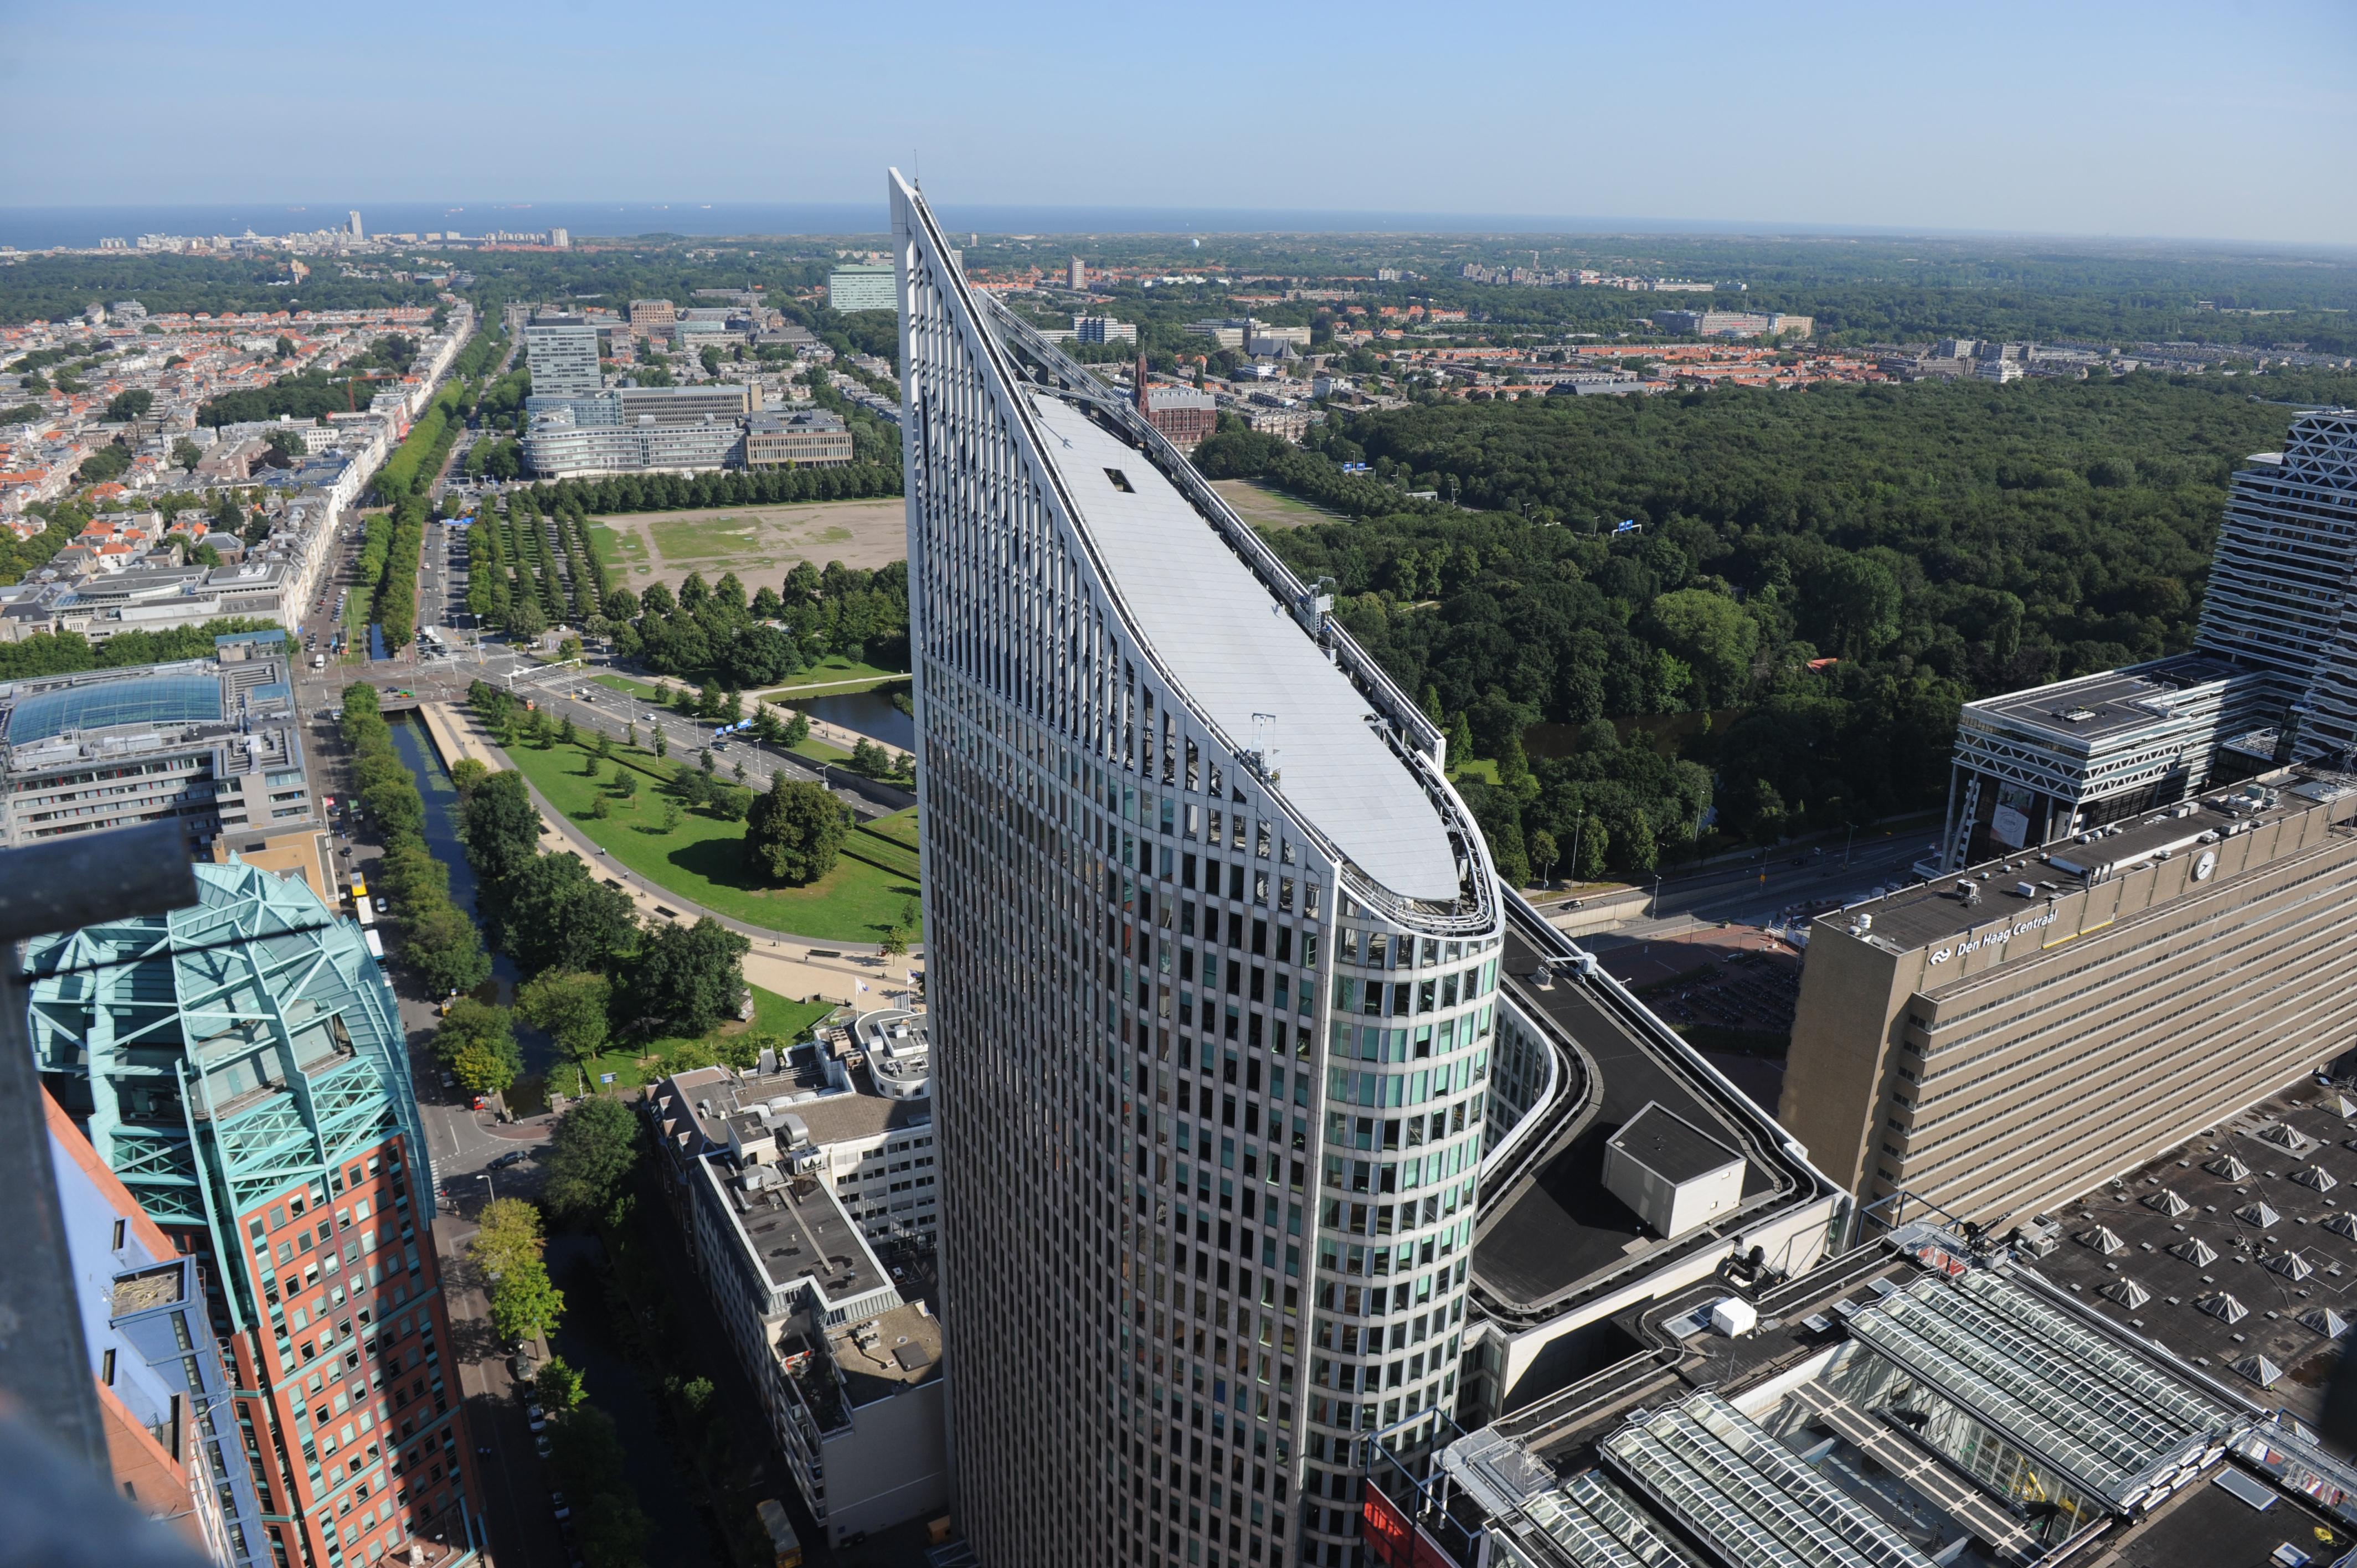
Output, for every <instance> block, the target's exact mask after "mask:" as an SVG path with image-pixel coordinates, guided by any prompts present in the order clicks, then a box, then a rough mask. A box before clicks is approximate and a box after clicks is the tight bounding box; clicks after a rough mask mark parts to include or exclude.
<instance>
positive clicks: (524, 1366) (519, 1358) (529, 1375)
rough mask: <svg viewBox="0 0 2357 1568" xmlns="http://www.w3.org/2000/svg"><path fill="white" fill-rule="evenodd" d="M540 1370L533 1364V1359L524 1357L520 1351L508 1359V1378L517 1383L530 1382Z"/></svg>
mask: <svg viewBox="0 0 2357 1568" xmlns="http://www.w3.org/2000/svg"><path fill="white" fill-rule="evenodd" d="M539 1370H540V1368H539V1367H538V1366H537V1365H535V1364H534V1363H533V1359H532V1358H531V1357H529V1356H527V1355H525V1354H524V1353H523V1352H522V1351H521V1350H519V1351H517V1352H516V1353H515V1354H514V1355H512V1356H511V1357H509V1358H508V1376H509V1377H511V1378H513V1379H514V1380H516V1381H517V1382H520V1383H528V1382H530V1381H532V1380H533V1376H534V1375H535V1374H537V1373H538V1372H539Z"/></svg>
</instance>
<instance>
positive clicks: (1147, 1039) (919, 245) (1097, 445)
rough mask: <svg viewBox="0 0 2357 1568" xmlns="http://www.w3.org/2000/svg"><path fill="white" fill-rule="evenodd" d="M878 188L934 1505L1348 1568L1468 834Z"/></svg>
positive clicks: (1309, 611)
mask: <svg viewBox="0 0 2357 1568" xmlns="http://www.w3.org/2000/svg"><path fill="white" fill-rule="evenodd" d="M890 200H891V206H892V214H893V238H894V241H895V250H896V253H897V254H899V256H901V257H902V258H904V259H903V262H902V265H903V267H904V268H905V272H904V274H903V275H902V277H901V278H900V280H899V281H900V287H901V292H902V293H903V295H905V297H906V298H907V299H908V301H909V310H908V313H907V315H906V316H905V317H903V320H902V326H901V344H902V351H901V365H902V371H903V379H902V381H901V387H902V396H903V398H904V400H905V403H904V417H903V429H904V430H905V431H906V432H907V433H908V435H907V441H908V445H907V448H906V452H907V465H908V495H909V503H908V505H909V577H910V589H911V591H910V619H911V643H912V646H913V648H914V649H915V650H916V659H917V666H916V669H917V675H916V689H917V719H918V729H919V732H920V736H921V744H922V746H923V760H924V767H923V768H922V770H921V773H920V777H922V778H923V779H925V780H926V789H927V801H926V803H927V807H928V810H927V812H926V831H925V841H924V850H923V854H924V859H925V877H924V886H925V905H926V918H927V921H928V925H927V930H928V932H929V940H930V943H931V946H930V952H931V958H932V961H931V971H930V974H931V1001H932V1029H933V1047H934V1061H933V1071H934V1090H933V1092H934V1100H935V1102H936V1103H937V1104H938V1105H939V1106H941V1108H942V1115H941V1125H942V1142H941V1149H942V1236H943V1240H944V1252H943V1256H942V1278H943V1282H944V1291H945V1300H944V1303H943V1312H942V1319H943V1323H944V1328H945V1335H944V1337H945V1341H946V1354H947V1355H948V1357H949V1359H950V1362H951V1366H952V1376H953V1377H954V1378H955V1380H956V1387H957V1397H956V1399H955V1400H954V1401H953V1402H952V1407H951V1423H952V1428H951V1429H952V1445H953V1452H954V1454H955V1456H956V1466H957V1471H956V1482H957V1497H956V1507H957V1513H958V1517H959V1520H960V1523H961V1525H962V1527H963V1530H964V1531H965V1533H966V1536H967V1539H968V1540H969V1541H971V1542H972V1543H973V1544H974V1549H975V1551H976V1553H977V1555H978V1556H979V1557H980V1558H981V1559H982V1560H983V1561H985V1562H990V1563H1000V1562H1005V1563H1033V1564H1052V1563H1071V1564H1087V1565H1089V1568H1097V1565H1100V1564H1104V1563H1140V1564H1149V1565H1150V1564H1168V1563H1196V1564H1213V1565H1218V1568H1225V1565H1227V1564H1230V1563H1255V1562H1256V1563H1300V1562H1308V1561H1318V1562H1329V1561H1330V1562H1340V1561H1342V1560H1343V1559H1344V1558H1345V1557H1347V1556H1349V1555H1350V1554H1351V1553H1353V1552H1356V1551H1357V1550H1358V1548H1357V1542H1356V1539H1355V1527H1354V1526H1352V1525H1351V1522H1350V1521H1349V1520H1345V1519H1343V1518H1342V1517H1340V1513H1339V1511H1338V1512H1337V1513H1336V1515H1335V1517H1334V1518H1333V1519H1332V1520H1330V1524H1331V1525H1334V1526H1340V1527H1341V1528H1340V1529H1339V1530H1336V1529H1332V1528H1329V1519H1328V1516H1327V1511H1326V1510H1325V1509H1323V1507H1322V1506H1321V1505H1319V1504H1318V1503H1317V1502H1316V1501H1315V1499H1322V1498H1326V1497H1328V1496H1329V1494H1332V1493H1341V1494H1345V1495H1347V1494H1348V1493H1349V1492H1350V1490H1351V1487H1353V1486H1354V1485H1355V1479H1354V1472H1355V1469H1356V1459H1355V1449H1354V1444H1355V1442H1356V1439H1357V1438H1358V1436H1359V1435H1360V1434H1361V1433H1367V1432H1373V1431H1376V1430H1378V1429H1381V1430H1384V1431H1387V1432H1390V1433H1391V1434H1393V1435H1394V1439H1395V1440H1397V1441H1401V1442H1403V1443H1410V1444H1413V1443H1417V1442H1425V1441H1428V1440H1429V1437H1430V1435H1431V1434H1432V1433H1433V1432H1434V1431H1435V1430H1436V1426H1437V1422H1438V1420H1439V1418H1440V1414H1441V1412H1445V1411H1447V1410H1448V1409H1449V1408H1451V1407H1452V1406H1453V1405H1454V1403H1455V1400H1456V1396H1457V1378H1458V1372H1457V1361H1458V1354H1459V1350H1460V1347H1461V1338H1462V1336H1463V1333H1464V1303H1465V1294H1466V1265H1467V1261H1468V1258H1467V1253H1468V1244H1469V1240H1470V1236H1471V1229H1472V1222H1473V1206H1474V1202H1475V1198H1476V1188H1477V1182H1476V1176H1475V1168H1476V1165H1477V1162H1478V1159H1479V1152H1480V1142H1481V1136H1482V1130H1483V1124H1482V1120H1481V1112H1482V1097H1481V1092H1480V1080H1481V1079H1482V1078H1483V1076H1485V1069H1486V1064H1487V1060H1488V1057H1489V1053H1490V1051H1491V1048H1492V1039H1493V1036H1494V1032H1495V1028H1496V1016H1497V1015H1496V1002H1495V994H1494V993H1495V990H1496V985H1497V979H1498V957H1499V955H1498V943H1499V931H1500V921H1501V896H1500V893H1499V890H1498V888H1497V886H1496V884H1495V880H1494V877H1493V876H1492V874H1491V869H1490V866H1489V864H1488V860H1487V852H1486V850H1485V848H1484V847H1483V844H1482V841H1481V837H1480V832H1479V830H1478V829H1477V828H1475V827H1474V825H1473V823H1472V822H1471V819H1470V818H1469V816H1468V815H1467V813H1466V812H1465V811H1464V808H1463V807H1462V805H1461V803H1459V802H1458V800H1457V799H1456V796H1455V793H1454V791H1453V790H1451V789H1450V788H1449V787H1448V784H1447V782H1446V781H1445V780H1444V779H1443V778H1442V777H1441V774H1440V770H1439V758H1440V753H1441V751H1442V749H1443V742H1442V739H1441V737H1440V736H1439V735H1438V733H1437V731H1436V730H1435V729H1434V728H1433V726H1432V725H1431V724H1430V723H1429V721H1427V720H1426V719H1425V718H1424V717H1423V716H1422V715H1421V714H1419V713H1418V712H1417V710H1416V708H1415V703H1414V702H1413V701H1412V700H1411V699H1409V698H1408V697H1407V696H1406V694H1405V693H1402V692H1400V691H1399V690H1398V689H1397V688H1396V687H1394V685H1392V683H1391V682H1389V681H1388V680H1387V679H1386V678H1385V677H1384V676H1383V673H1382V672H1381V671H1380V670H1379V669H1378V668H1377V667H1376V666H1375V665H1374V664H1373V662H1372V660H1370V659H1369V658H1368V657H1367V656H1366V655H1365V654H1364V653H1363V652H1362V651H1361V650H1360V649H1359V648H1358V647H1357V646H1356V645H1355V644H1353V643H1352V642H1351V639H1349V638H1348V637H1347V635H1345V634H1343V633H1342V632H1341V631H1340V629H1339V628H1335V627H1334V626H1333V625H1332V624H1331V622H1330V620H1329V618H1328V617H1327V615H1326V614H1325V606H1324V604H1323V603H1322V602H1321V601H1319V600H1318V599H1317V598H1316V597H1315V596H1313V595H1312V594H1310V593H1309V592H1308V590H1307V589H1305V588H1304V587H1303V586H1302V585H1301V584H1299V583H1298V582H1297V581H1296V580H1295V579H1294V578H1293V577H1292V576H1291V575H1290V574H1289V573H1287V572H1286V570H1285V569H1284V568H1283V566H1282V565H1280V564H1278V563H1277V562H1276V560H1275V557H1273V556H1272V555H1270V554H1269V553H1267V551H1266V550H1265V547H1263V546H1262V545H1260V543H1259V542H1258V541H1257V539H1256V538H1255V536H1254V535H1253V533H1252V532H1251V530H1250V529H1249V528H1247V527H1245V526H1243V524H1242V522H1241V521H1239V520H1237V519H1236V518H1235V516H1234V514H1233V513H1232V511H1230V510H1228V509H1227V508H1226V507H1225V506H1224V505H1222V503H1221V502H1220V501H1219V499H1218V498H1217V496H1216V495H1215V493H1214V492H1212V491H1211V489H1210V488H1209V487H1208V486H1207V485H1205V484H1204V483H1203V482H1202V480H1201V479H1200V478H1199V477H1198V476H1196V475H1195V474H1194V472H1193V470H1192V469H1191V468H1189V467H1188V465H1187V463H1186V461H1185V459H1184V458H1183V456H1180V454H1179V451H1178V449H1177V448H1176V447H1175V446H1172V445H1171V444H1170V443H1169V442H1168V440H1167V439H1165V438H1164V437H1163V436H1162V435H1160V433H1159V432H1158V431H1157V429H1156V428H1155V426H1154V425H1152V424H1149V423H1147V421H1146V419H1145V418H1144V417H1142V416H1141V415H1139V414H1138V413H1136V412H1135V411H1134V410H1133V409H1131V408H1130V407H1129V406H1128V405H1127V404H1125V403H1120V402H1117V401H1114V400H1111V399H1108V398H1106V397H1105V396H1104V395H1103V391H1102V385H1101V383H1098V382H1096V381H1094V380H1093V378H1092V377H1090V376H1089V374H1088V373H1087V372H1086V371H1083V370H1082V368H1081V367H1079V366H1078V365H1075V364H1073V363H1072V362H1071V360H1068V359H1065V358H1064V357H1063V356H1062V355H1060V353H1058V352H1057V351H1056V350H1055V349H1054V348H1053V347H1052V345H1050V344H1049V343H1048V342H1047V341H1046V340H1045V339H1044V338H1040V337H1039V336H1038V334H1036V333H1034V332H1032V331H1031V330H1030V329H1029V328H1028V327H1027V326H1026V325H1024V324H1023V323H1020V322H1019V321H1017V320H1015V319H1013V318H1012V317H1008V316H1007V315H1006V314H1005V313H1003V312H1001V311H999V310H998V309H997V308H996V306H993V305H991V304H987V303H985V300H984V299H983V298H982V297H980V296H977V295H974V294H972V293H970V292H969V291H968V289H967V287H966V285H965V284H964V282H963V278H962V277H961V276H960V274H958V271H957V269H956V268H955V266H954V265H953V264H952V263H951V261H950V259H949V256H948V254H947V252H948V249H949V247H948V244H947V242H945V241H944V240H943V239H942V235H941V234H940V232H939V231H938V230H937V229H936V227H935V225H934V222H933V220H932V217H931V213H930V212H929V211H928V210H927V209H926V208H925V206H924V203H923V200H922V199H921V198H920V197H919V196H918V195H917V193H916V192H915V191H914V190H912V189H911V188H909V186H908V185H907V184H906V183H905V182H903V181H902V180H900V179H899V177H898V176H897V175H896V176H895V177H893V179H892V181H891V187H890ZM1018 364H1020V365H1021V366H1023V367H1024V370H1023V371H1018V369H1017V367H1018ZM1026 372H1031V373H1037V374H1039V375H1040V376H1042V377H1044V378H1045V380H1044V381H1039V382H1034V381H1030V380H1029V379H1028V374H1027V373H1026ZM982 474H991V475H995V476H997V478H996V480H995V482H994V484H993V486H992V488H990V489H983V488H981V486H980V485H979V484H978V483H977V482H976V481H975V479H974V478H971V477H970V476H978V475H982ZM1018 1018H1019V1019H1020V1020H1021V1023H1020V1026H1010V1024H1011V1022H1012V1021H1013V1020H1015V1019H1018Z"/></svg>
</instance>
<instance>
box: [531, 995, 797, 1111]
mask: <svg viewBox="0 0 2357 1568" xmlns="http://www.w3.org/2000/svg"><path fill="white" fill-rule="evenodd" d="M748 989H750V990H751V991H752V993H753V1021H752V1022H751V1023H749V1024H740V1023H737V1022H736V1021H735V1020H733V1019H732V1020H731V1021H729V1022H728V1023H726V1024H723V1025H721V1026H719V1027H718V1028H716V1029H714V1030H713V1031H712V1032H711V1033H710V1034H708V1035H704V1036H700V1037H699V1038H698V1041H697V1043H700V1044H702V1045H704V1046H705V1047H710V1046H712V1045H713V1044H714V1043H715V1042H716V1041H718V1040H719V1039H720V1038H721V1037H722V1036H726V1035H733V1034H748V1033H749V1034H756V1035H776V1036H779V1037H780V1039H783V1040H786V1041H787V1042H789V1043H791V1042H794V1041H798V1040H800V1039H802V1036H805V1035H807V1034H809V1033H810V1030H811V1026H813V1025H814V1024H816V1023H818V1022H819V1021H820V1020H822V1019H823V1018H824V1017H825V1016H826V1015H828V1014H830V1013H832V1012H834V1008H835V1004H834V1003H832V1002H797V1001H795V1000H794V999H793V998H791V997H790V996H780V995H779V994H778V993H776V992H774V991H764V990H762V989H761V988H760V987H759V986H758V985H756V986H751V987H749V988H748ZM689 1043H690V1041H689V1038H688V1037H687V1036H681V1035H666V1036H662V1037H661V1038H659V1039H652V1040H644V1041H640V1040H632V1041H630V1042H629V1043H627V1044H618V1045H616V1046H615V1047H613V1048H612V1049H610V1050H607V1051H601V1052H599V1053H598V1054H597V1056H595V1057H592V1058H589V1060H588V1061H587V1062H585V1063H583V1064H581V1068H582V1074H583V1077H584V1078H585V1079H587V1086H588V1087H590V1088H592V1089H598V1090H603V1091H608V1092H614V1093H620V1092H623V1091H625V1090H632V1089H636V1088H638V1087H639V1086H640V1085H641V1084H648V1083H652V1082H654V1081H655V1080H657V1079H663V1078H668V1077H670V1076H671V1075H672V1074H673V1072H675V1071H679V1070H681V1069H679V1068H678V1067H677V1066H676V1065H675V1063H676V1062H677V1059H678V1056H679V1049H680V1047H682V1046H684V1045H687V1044H689ZM714 1059H715V1060H717V1059H719V1058H718V1055H717V1053H714ZM573 1070H574V1064H573V1063H571V1062H569V1061H568V1062H565V1063H563V1064H561V1065H559V1066H558V1067H557V1068H555V1069H554V1070H553V1071H552V1072H551V1073H550V1077H552V1078H554V1079H558V1080H559V1081H557V1082H556V1083H555V1084H554V1086H553V1087H554V1088H555V1089H556V1090H557V1091H558V1092H559V1093H563V1092H565V1082H564V1081H563V1080H564V1079H569V1078H571V1077H572V1075H573ZM609 1072H610V1073H612V1074H613V1075H614V1081H613V1082H612V1083H611V1084H607V1085H602V1086H601V1085H599V1084H598V1082H597V1079H598V1078H599V1077H600V1076H601V1075H602V1074H605V1073H609Z"/></svg>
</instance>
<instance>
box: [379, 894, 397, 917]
mask: <svg viewBox="0 0 2357 1568" xmlns="http://www.w3.org/2000/svg"><path fill="white" fill-rule="evenodd" d="M392 908H393V907H392V906H391V905H389V904H387V903H386V902H385V901H384V896H383V895H382V894H379V895H377V900H376V912H377V913H378V914H380V915H382V914H385V913H388V912H389V911H390V910H391V909H392Z"/></svg>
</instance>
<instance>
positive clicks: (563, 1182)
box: [542, 1094, 639, 1215]
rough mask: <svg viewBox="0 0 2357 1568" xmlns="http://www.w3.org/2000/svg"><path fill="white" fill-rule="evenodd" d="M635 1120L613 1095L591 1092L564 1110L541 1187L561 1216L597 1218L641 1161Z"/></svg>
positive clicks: (544, 1158) (551, 1141) (550, 1145)
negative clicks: (591, 1215) (639, 1159)
mask: <svg viewBox="0 0 2357 1568" xmlns="http://www.w3.org/2000/svg"><path fill="white" fill-rule="evenodd" d="M638 1136H639V1119H638V1117H637V1116H636V1115H634V1114H633V1113H632V1112H631V1111H630V1107H629V1106H627V1105H625V1104H623V1103H622V1102H621V1101H619V1100H617V1099H615V1098H613V1097H612V1096H611V1095H606V1094H595V1095H591V1096H590V1097H589V1098H588V1099H587V1100H578V1101H574V1102H573V1103H572V1104H571V1105H569V1106H567V1107H565V1114H564V1115H562V1116H560V1117H558V1118H557V1119H556V1130H555V1132H554V1133H552V1134H551V1135H550V1137H549V1141H548V1153H547V1154H546V1155H543V1156H542V1164H543V1165H544V1166H545V1167H546V1169H547V1171H548V1180H547V1182H546V1184H545V1185H544V1187H543V1188H542V1192H543V1195H544V1197H546V1199H547V1201H548V1204H549V1206H550V1207H551V1208H554V1209H555V1210H556V1211H557V1212H558V1213H560V1214H567V1215H583V1214H595V1213H597V1211H598V1210H600V1209H602V1208H605V1207H606V1203H607V1200H608V1199H609V1198H610V1197H613V1195H614V1193H615V1191H616V1190H617V1189H618V1188H619V1187H620V1186H621V1185H622V1182H623V1180H624V1178H626V1177H627V1176H629V1175H630V1167H631V1166H632V1165H634V1164H635V1163H636V1162H637V1160H638V1157H639V1150H638Z"/></svg>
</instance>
